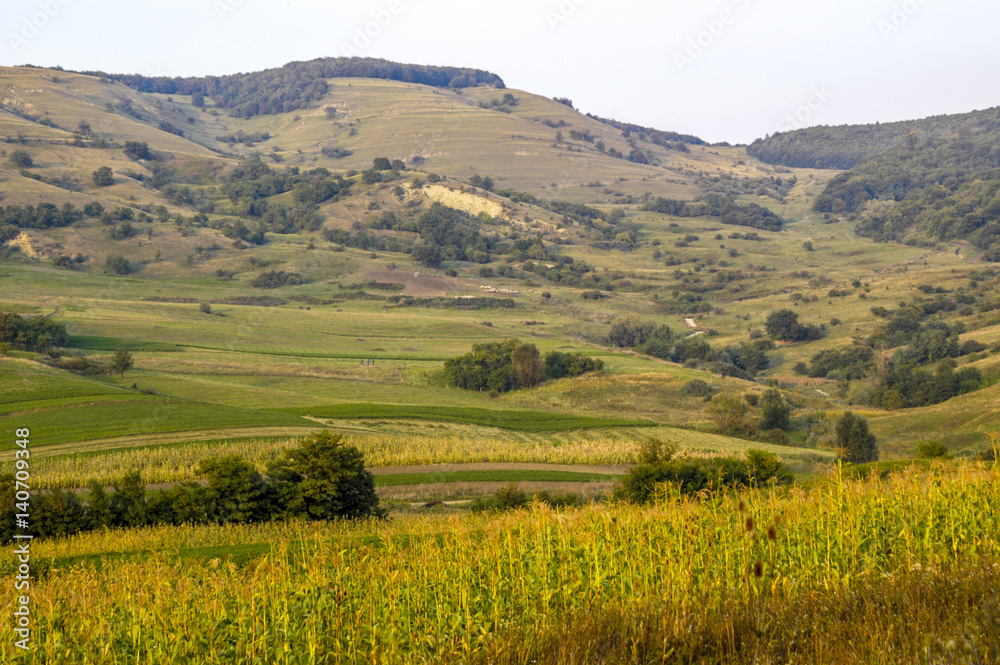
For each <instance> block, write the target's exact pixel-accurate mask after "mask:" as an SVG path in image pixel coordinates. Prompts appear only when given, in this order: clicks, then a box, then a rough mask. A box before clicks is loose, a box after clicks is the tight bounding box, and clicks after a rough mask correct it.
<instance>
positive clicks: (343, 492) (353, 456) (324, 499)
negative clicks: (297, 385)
mask: <svg viewBox="0 0 1000 665" xmlns="http://www.w3.org/2000/svg"><path fill="white" fill-rule="evenodd" d="M267 473H268V476H269V477H270V478H271V480H272V482H273V483H274V485H275V488H276V491H277V496H278V500H279V501H280V504H281V505H282V506H284V508H285V511H286V512H287V513H288V514H289V515H292V516H297V515H303V516H306V517H308V518H310V519H320V520H332V519H337V518H345V517H346V518H359V517H383V516H384V515H385V511H384V510H383V509H381V508H379V505H378V495H377V494H376V493H375V478H374V477H373V476H372V474H371V472H369V471H367V470H366V469H365V463H364V456H363V455H362V454H361V452H360V451H359V450H358V449H357V448H355V447H354V446H345V445H344V444H343V443H342V437H341V436H340V435H339V434H334V433H333V432H330V431H329V430H324V431H322V432H316V433H314V434H313V435H311V436H310V437H308V438H306V439H303V440H302V441H301V442H300V444H299V447H298V448H294V449H291V450H286V451H285V453H284V454H283V455H282V456H281V457H279V458H278V459H276V460H274V461H272V462H271V463H270V464H269V465H268V469H267Z"/></svg>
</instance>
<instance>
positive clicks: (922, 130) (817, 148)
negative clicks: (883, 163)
mask: <svg viewBox="0 0 1000 665" xmlns="http://www.w3.org/2000/svg"><path fill="white" fill-rule="evenodd" d="M998 129H1000V107H994V108H990V109H985V110H982V111H972V112H970V113H960V114H956V115H938V116H933V117H930V118H924V119H921V120H903V121H900V122H886V123H875V124H870V125H840V126H837V127H828V126H819V127H809V128H807V129H799V130H796V131H793V132H784V133H780V134H775V135H773V136H770V137H767V138H764V139H757V140H756V141H754V142H753V143H751V144H750V146H749V147H747V152H748V153H749V154H750V156H751V157H755V158H757V159H759V160H761V161H762V162H767V163H768V164H781V165H783V166H790V167H793V168H816V169H850V168H853V167H855V166H857V165H858V164H859V163H861V162H863V161H865V160H866V159H870V158H872V157H875V156H876V155H880V154H882V153H884V152H887V151H889V150H895V149H897V148H902V147H904V144H905V137H906V135H907V134H909V133H910V132H917V133H918V134H920V135H921V138H924V139H928V138H929V139H939V138H954V137H957V136H958V135H959V134H960V133H962V134H965V133H968V134H983V133H988V132H993V131H996V130H998Z"/></svg>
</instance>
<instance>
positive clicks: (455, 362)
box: [444, 339, 604, 393]
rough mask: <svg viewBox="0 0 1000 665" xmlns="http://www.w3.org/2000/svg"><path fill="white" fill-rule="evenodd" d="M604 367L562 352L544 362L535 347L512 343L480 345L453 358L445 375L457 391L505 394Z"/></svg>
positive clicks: (586, 358)
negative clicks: (548, 379) (545, 381)
mask: <svg viewBox="0 0 1000 665" xmlns="http://www.w3.org/2000/svg"><path fill="white" fill-rule="evenodd" d="M603 367H604V362H603V361H601V360H597V359H593V358H588V357H586V356H583V355H581V354H566V353H560V352H558V351H553V352H551V353H548V354H546V356H545V360H544V361H542V360H541V358H540V357H539V353H538V349H537V348H535V345H534V344H528V343H522V342H521V341H520V340H516V339H509V340H507V341H505V342H491V343H488V344H476V345H475V346H473V347H472V351H471V352H470V353H467V354H465V355H463V356H458V357H457V358H449V359H448V360H446V361H445V363H444V375H445V378H446V380H447V381H448V383H449V385H452V386H455V387H457V388H463V389H465V390H479V391H488V392H495V393H503V392H508V391H510V390H516V389H518V388H530V387H532V386H534V385H536V384H538V383H539V382H540V381H541V380H542V379H543V378H551V379H558V378H564V377H568V376H579V375H580V374H584V373H586V372H592V371H596V370H600V369H602V368H603Z"/></svg>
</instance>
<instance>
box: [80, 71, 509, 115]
mask: <svg viewBox="0 0 1000 665" xmlns="http://www.w3.org/2000/svg"><path fill="white" fill-rule="evenodd" d="M82 73H84V74H88V75H90V76H100V77H103V78H107V79H111V80H113V81H117V82H118V83H122V84H123V85H126V86H128V87H130V88H132V89H134V90H138V91H139V92H146V93H159V94H167V95H192V96H195V97H200V98H203V97H209V98H210V99H211V100H212V101H213V102H214V103H215V105H216V106H218V107H219V108H223V109H226V110H227V111H228V112H229V114H230V115H232V116H235V117H238V118H252V117H254V116H258V115H273V114H277V113H287V112H289V111H296V110H298V109H301V108H305V107H306V106H308V105H309V104H311V103H313V102H316V101H318V100H319V99H321V98H322V97H323V96H324V95H326V94H327V93H328V92H329V91H330V86H329V83H328V82H327V81H326V79H331V78H375V79H386V80H390V81H403V82H407V83H419V84H421V85H429V86H434V87H438V88H447V87H451V88H467V87H474V86H479V85H489V86H493V87H496V88H503V87H505V86H504V82H503V79H501V78H500V77H499V76H497V75H496V74H493V73H492V72H487V71H483V70H480V69H471V68H463V67H433V66H428V65H408V64H400V63H396V62H390V61H388V60H381V59H376V58H317V59H315V60H310V61H306V62H291V63H288V64H287V65H285V66H283V67H277V68H273V69H266V70H263V71H259V72H251V73H247V74H232V75H229V76H204V77H188V78H180V77H175V78H169V77H165V76H143V75H140V74H107V73H105V72H99V71H88V72H82Z"/></svg>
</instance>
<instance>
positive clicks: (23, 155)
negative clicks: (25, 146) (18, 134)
mask: <svg viewBox="0 0 1000 665" xmlns="http://www.w3.org/2000/svg"><path fill="white" fill-rule="evenodd" d="M10 161H11V163H12V164H13V165H14V166H16V167H18V168H22V169H30V168H31V167H32V166H34V165H35V160H33V159H32V158H31V155H30V154H28V151H27V150H15V151H14V152H12V153H10Z"/></svg>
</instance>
